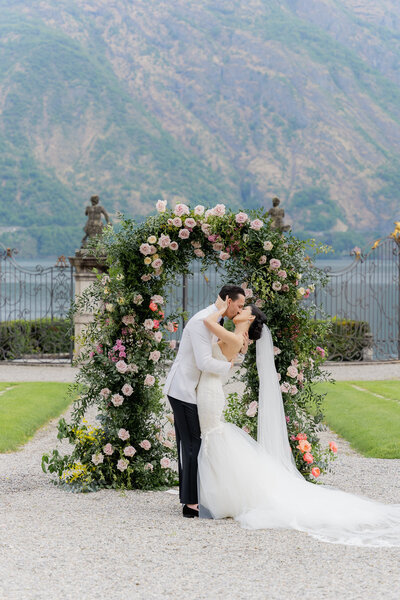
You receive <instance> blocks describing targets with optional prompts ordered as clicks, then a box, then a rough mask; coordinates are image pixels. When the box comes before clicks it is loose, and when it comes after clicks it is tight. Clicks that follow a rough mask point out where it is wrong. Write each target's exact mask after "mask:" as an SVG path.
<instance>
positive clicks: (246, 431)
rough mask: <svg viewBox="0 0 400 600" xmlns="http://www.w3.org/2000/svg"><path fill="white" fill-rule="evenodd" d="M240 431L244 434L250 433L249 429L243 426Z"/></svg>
mask: <svg viewBox="0 0 400 600" xmlns="http://www.w3.org/2000/svg"><path fill="white" fill-rule="evenodd" d="M242 429H243V431H244V432H245V433H250V429H249V428H248V427H247V425H244V427H242Z"/></svg>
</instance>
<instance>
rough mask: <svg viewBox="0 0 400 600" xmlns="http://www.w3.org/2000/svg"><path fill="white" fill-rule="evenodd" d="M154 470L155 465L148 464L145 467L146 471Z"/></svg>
mask: <svg viewBox="0 0 400 600" xmlns="http://www.w3.org/2000/svg"><path fill="white" fill-rule="evenodd" d="M153 469H154V467H153V465H152V464H151V463H146V464H145V465H144V470H145V471H152V470H153Z"/></svg>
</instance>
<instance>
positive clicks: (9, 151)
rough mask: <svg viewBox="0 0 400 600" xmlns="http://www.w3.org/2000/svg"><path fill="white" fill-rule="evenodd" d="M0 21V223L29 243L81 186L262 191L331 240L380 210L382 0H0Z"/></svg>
mask: <svg viewBox="0 0 400 600" xmlns="http://www.w3.org/2000/svg"><path fill="white" fill-rule="evenodd" d="M0 35H1V38H0V59H1V60H0V111H1V113H0V136H1V140H0V141H1V142H2V147H3V149H4V150H3V153H2V155H1V158H0V180H1V178H2V177H3V182H2V188H1V189H2V191H3V195H2V198H3V200H2V205H3V206H1V207H0V218H1V221H2V223H1V224H2V225H5V226H9V225H18V226H21V227H22V228H23V227H26V226H27V225H28V224H29V225H32V219H33V225H34V227H33V232H32V230H31V232H30V234H29V235H31V237H32V236H33V237H32V239H33V240H36V241H33V242H32V244H33V246H34V244H35V243H36V244H39V250H40V251H41V252H43V248H42V247H40V242H38V240H40V239H41V237H40V236H42V238H43V240H45V241H46V240H47V241H46V243H47V244H50V246H51V244H52V241H51V239H50V238H49V236H48V234H46V231H48V229H47V228H48V225H49V224H50V223H52V224H53V230H55V229H54V228H57V227H59V228H60V229H62V228H63V227H64V225H65V223H66V222H68V223H70V226H71V227H72V230H71V232H70V233H69V238H70V237H71V235H72V236H74V235H75V238H77V235H78V234H77V231H78V223H79V222H81V220H82V219H81V217H80V216H79V212H77V210H76V209H77V207H78V206H80V205H81V204H82V203H83V202H84V201H85V199H86V197H87V196H88V195H89V194H91V193H100V195H102V196H103V198H104V201H105V202H106V203H108V206H112V207H113V208H114V209H121V210H124V211H126V212H130V213H135V214H138V215H144V214H146V213H148V212H149V211H151V210H152V209H153V202H154V200H155V199H156V198H157V197H160V196H163V197H165V198H169V199H170V200H171V201H173V200H174V199H177V198H180V199H185V200H187V201H194V202H198V201H202V202H205V203H212V202H215V201H216V200H218V201H225V202H226V203H227V204H230V205H232V206H239V205H242V206H245V207H246V206H247V207H250V206H256V205H260V204H263V203H266V204H268V205H269V204H270V200H271V196H272V195H279V196H281V197H282V199H283V202H284V206H285V207H286V208H287V211H288V213H289V215H290V217H291V218H292V220H293V222H294V223H295V229H296V230H297V231H303V232H304V234H306V233H307V232H310V233H312V234H314V233H316V234H317V235H318V234H321V235H322V236H323V237H324V239H325V238H326V239H330V238H332V239H333V240H334V242H335V243H338V244H339V246H340V244H341V243H342V244H343V243H352V241H354V231H359V232H360V234H362V232H372V231H379V230H381V231H388V230H389V226H390V225H391V222H392V221H393V220H394V217H397V218H398V184H399V183H400V176H399V163H400V160H399V157H400V90H399V84H400V68H399V65H400V60H399V59H400V6H399V5H398V3H397V2H396V1H395V0H375V1H374V2H372V1H369V0H286V1H284V2H278V1H273V0H272V1H270V2H268V3H266V2H264V1H262V0H246V1H244V0H202V1H201V2H196V1H195V0H174V2H160V0H135V2H128V1H121V0H118V1H117V0H115V1H113V0H68V2H67V1H66V0H59V1H58V2H57V4H56V5H55V4H54V2H52V1H50V0H42V2H40V3H39V4H37V5H33V6H32V5H31V3H28V2H27V0H13V2H11V1H7V2H4V0H3V2H0ZM32 202H35V204H36V208H35V210H34V211H32V210H31V209H29V208H28V207H29V206H31V205H32ZM17 206H18V207H19V208H18V210H14V209H13V208H12V207H14V208H15V207H17ZM35 227H36V229H37V231H36V230H35ZM39 230H40V231H39ZM21 231H23V229H22V230H21ZM73 231H75V233H73ZM328 232H329V235H328ZM332 232H333V234H332ZM21 235H22V234H21ZM332 235H333V237H332ZM366 235H369V234H366ZM46 236H47V237H46ZM329 236H330V238H329ZM57 239H59V236H57ZM43 243H44V242H43ZM63 243H66V241H64V242H63ZM353 245H354V244H353Z"/></svg>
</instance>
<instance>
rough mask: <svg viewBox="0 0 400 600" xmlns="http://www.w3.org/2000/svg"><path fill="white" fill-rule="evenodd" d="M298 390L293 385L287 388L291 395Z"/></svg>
mask: <svg viewBox="0 0 400 600" xmlns="http://www.w3.org/2000/svg"><path fill="white" fill-rule="evenodd" d="M298 391H299V390H298V389H297V387H296V386H295V385H291V386H290V389H289V394H290V395H291V396H295V395H296V394H297V392H298Z"/></svg>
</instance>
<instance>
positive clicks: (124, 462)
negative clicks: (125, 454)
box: [117, 458, 129, 471]
mask: <svg viewBox="0 0 400 600" xmlns="http://www.w3.org/2000/svg"><path fill="white" fill-rule="evenodd" d="M128 467H129V461H128V460H126V458H120V459H119V461H118V462H117V469H119V470H120V471H126V469H127V468H128Z"/></svg>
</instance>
